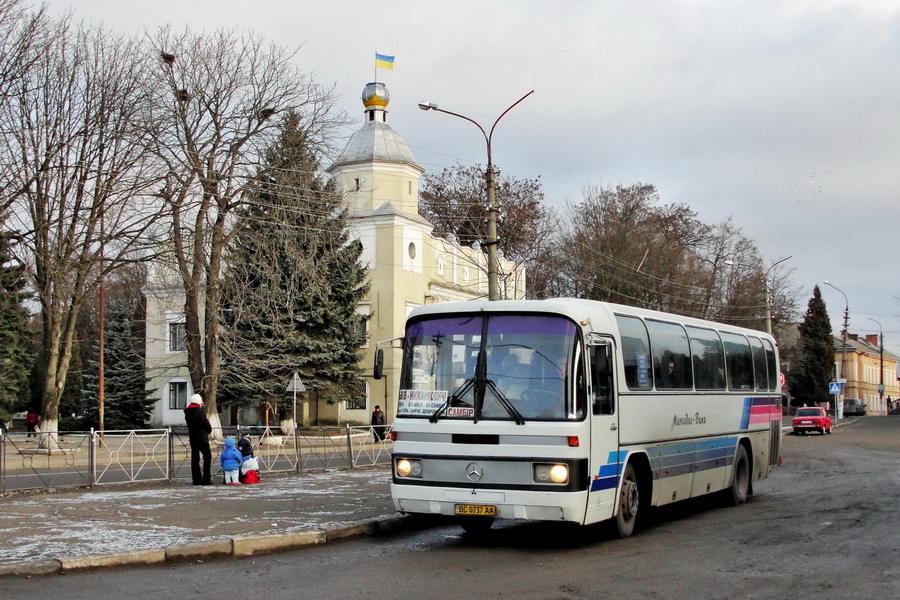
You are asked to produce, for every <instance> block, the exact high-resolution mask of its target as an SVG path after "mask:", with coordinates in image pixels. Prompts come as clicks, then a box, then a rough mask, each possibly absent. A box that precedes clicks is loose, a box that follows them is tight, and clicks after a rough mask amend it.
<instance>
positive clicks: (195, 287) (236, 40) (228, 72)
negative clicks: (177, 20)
mask: <svg viewBox="0 0 900 600" xmlns="http://www.w3.org/2000/svg"><path fill="white" fill-rule="evenodd" d="M151 43H152V46H153V51H154V53H155V60H156V62H157V64H158V65H159V68H158V69H157V86H156V87H157V89H158V91H159V97H158V98H157V107H158V108H157V111H158V112H157V115H156V118H155V120H154V122H155V124H156V127H155V129H154V135H155V137H156V153H157V155H158V156H159V157H160V158H161V159H162V160H163V161H164V163H165V164H166V168H167V170H168V175H167V180H166V185H165V187H164V189H163V192H162V194H163V197H164V198H165V201H166V203H167V204H168V205H169V206H170V208H171V211H172V230H171V244H172V254H171V256H172V259H173V268H174V269H175V270H176V271H177V273H178V278H179V279H180V281H181V283H182V284H183V286H184V296H185V302H184V317H185V331H186V345H187V362H188V365H187V366H188V370H189V372H190V377H191V384H192V386H193V388H194V390H196V391H201V392H202V393H203V395H204V408H205V410H206V412H207V414H208V415H209V417H210V420H211V421H212V422H213V427H217V426H218V425H219V421H218V419H219V417H218V411H217V408H216V394H217V389H218V384H219V378H220V376H221V375H220V366H219V359H220V348H219V344H220V323H219V318H220V314H219V313H220V311H219V304H220V301H221V281H222V274H223V256H224V251H225V249H226V247H227V246H228V244H229V242H230V241H231V239H232V238H233V236H234V235H235V234H236V233H237V232H238V231H239V230H240V229H241V227H242V226H243V218H244V217H240V216H239V212H238V209H240V208H241V207H242V205H245V204H246V203H247V202H248V201H249V198H250V197H251V196H252V195H248V192H249V191H250V190H251V189H252V187H253V184H254V182H255V180H256V178H257V176H258V175H259V172H260V171H259V166H260V165H261V164H262V162H263V160H262V158H263V156H264V154H265V150H266V148H267V147H269V146H270V145H272V143H273V142H274V141H275V139H276V138H277V135H278V133H279V127H278V125H279V123H278V119H273V118H272V117H274V116H275V115H277V114H279V113H281V112H283V111H285V110H287V109H295V110H296V111H297V114H298V115H299V116H300V118H301V119H302V120H303V121H304V123H303V127H304V130H305V131H306V132H307V133H308V135H309V136H310V140H311V141H312V142H313V143H316V144H325V142H326V139H327V135H328V134H329V132H330V131H331V129H332V127H333V126H335V125H337V124H339V123H341V122H342V121H343V116H335V115H336V113H335V110H334V95H333V89H325V88H323V87H321V86H319V85H317V84H316V83H315V82H313V81H312V79H311V77H310V76H308V75H306V74H304V73H301V72H300V71H299V70H298V69H297V68H296V67H295V66H294V65H293V63H292V61H293V59H294V56H295V52H292V51H288V50H286V49H285V48H282V47H280V46H277V45H269V44H266V43H264V41H263V39H262V38H260V37H259V36H257V35H254V34H245V35H237V34H235V33H234V32H233V31H217V32H215V33H212V34H198V33H194V32H191V31H189V30H185V31H184V32H182V33H174V32H173V31H172V30H171V29H169V28H164V29H161V30H160V31H159V32H157V33H156V34H155V35H154V36H152V39H151Z"/></svg>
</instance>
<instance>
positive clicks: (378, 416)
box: [372, 404, 384, 442]
mask: <svg viewBox="0 0 900 600" xmlns="http://www.w3.org/2000/svg"><path fill="white" fill-rule="evenodd" d="M372 435H373V436H374V438H375V441H376V442H383V441H384V413H383V412H381V406H379V405H378V404H376V405H375V410H374V411H372Z"/></svg>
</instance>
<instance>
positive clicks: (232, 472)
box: [219, 437, 244, 485]
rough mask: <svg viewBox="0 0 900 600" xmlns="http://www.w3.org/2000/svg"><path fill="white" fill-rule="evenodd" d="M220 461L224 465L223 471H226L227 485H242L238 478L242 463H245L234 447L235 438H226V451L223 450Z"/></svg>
mask: <svg viewBox="0 0 900 600" xmlns="http://www.w3.org/2000/svg"><path fill="white" fill-rule="evenodd" d="M219 460H220V461H221V463H222V470H223V471H225V485H241V482H240V481H238V476H239V475H240V472H241V463H242V462H243V461H244V457H243V456H242V455H241V452H240V451H239V450H238V449H237V448H235V447H234V438H233V437H228V438H225V449H224V450H222V455H221V456H219Z"/></svg>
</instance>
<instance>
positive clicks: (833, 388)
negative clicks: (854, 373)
mask: <svg viewBox="0 0 900 600" xmlns="http://www.w3.org/2000/svg"><path fill="white" fill-rule="evenodd" d="M828 393H829V394H840V393H841V383H840V382H839V381H832V382H830V383H829V384H828Z"/></svg>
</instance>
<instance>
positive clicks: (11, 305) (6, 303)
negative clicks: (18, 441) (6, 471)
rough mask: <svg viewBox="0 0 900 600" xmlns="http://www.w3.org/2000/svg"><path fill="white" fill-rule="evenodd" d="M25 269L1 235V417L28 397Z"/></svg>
mask: <svg viewBox="0 0 900 600" xmlns="http://www.w3.org/2000/svg"><path fill="white" fill-rule="evenodd" d="M27 298H28V294H27V292H26V281H25V268H24V267H23V266H22V265H21V264H18V263H14V262H13V261H12V255H11V252H10V238H9V236H8V235H5V234H0V419H3V420H4V421H8V420H9V418H10V416H11V413H13V412H16V411H18V410H21V409H23V408H24V403H23V400H24V399H26V398H27V397H28V371H29V369H30V367H31V363H32V361H33V357H32V355H31V352H30V351H29V345H30V337H31V336H30V333H29V330H28V323H29V320H30V315H29V313H28V310H27V309H26V308H25V306H24V302H25V300H26V299H27Z"/></svg>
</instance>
